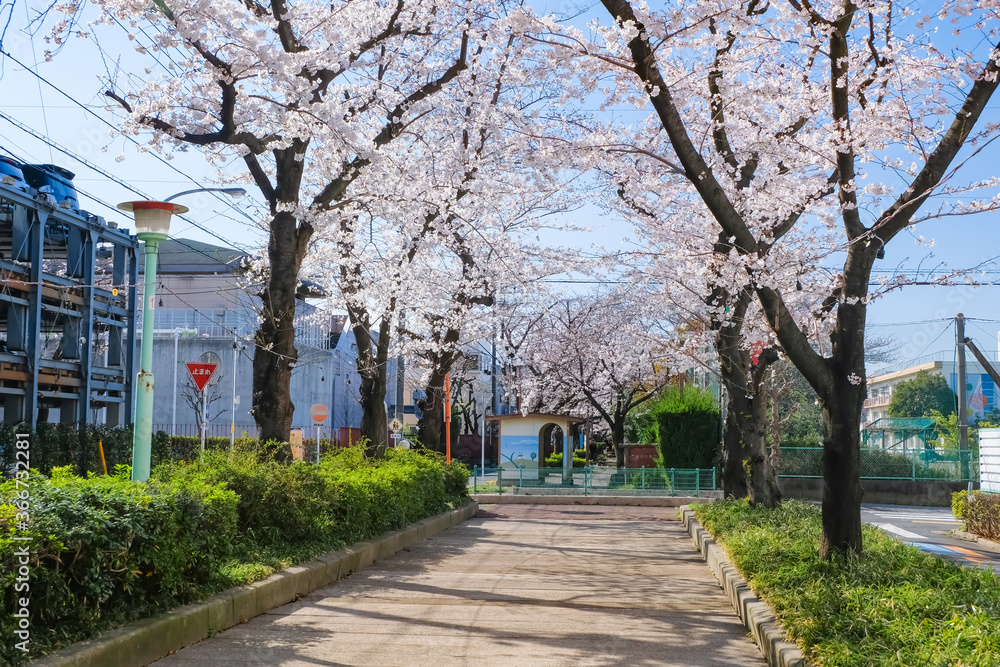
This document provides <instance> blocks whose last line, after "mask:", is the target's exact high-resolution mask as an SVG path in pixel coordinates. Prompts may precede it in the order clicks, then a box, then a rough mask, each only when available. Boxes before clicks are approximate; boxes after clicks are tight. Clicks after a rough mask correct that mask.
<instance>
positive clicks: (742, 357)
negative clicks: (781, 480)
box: [716, 289, 781, 507]
mask: <svg viewBox="0 0 1000 667" xmlns="http://www.w3.org/2000/svg"><path fill="white" fill-rule="evenodd" d="M752 296H753V294H752V292H751V291H750V290H749V289H744V290H743V292H742V293H741V294H740V296H739V298H737V299H736V302H735V304H734V307H733V316H732V319H731V320H730V321H729V322H728V323H725V324H722V323H720V324H719V325H718V329H717V331H718V334H717V335H716V346H717V347H718V350H719V363H720V366H721V370H722V382H723V384H724V385H725V387H726V393H728V394H729V402H728V406H727V407H728V410H727V413H726V422H725V428H724V432H723V438H722V442H723V470H722V489H723V492H724V493H725V496H726V497H727V498H729V497H733V498H749V500H750V504H751V505H763V506H764V507H777V506H778V504H779V503H780V502H781V492H780V491H779V490H778V480H777V475H776V474H775V470H774V466H773V465H772V460H771V457H770V456H769V455H768V451H767V423H768V415H767V392H765V391H764V387H763V381H764V377H765V375H766V372H767V368H768V367H769V366H770V365H771V364H773V363H774V362H776V361H777V360H778V353H777V351H776V350H774V349H773V348H766V349H763V350H761V351H760V352H759V353H758V354H757V358H756V360H754V359H752V358H751V355H750V353H749V352H747V351H746V350H744V349H742V343H743V340H742V338H743V336H742V329H743V317H744V315H745V314H746V311H747V308H748V307H749V304H750V300H751V297H752ZM748 378H749V382H748Z"/></svg>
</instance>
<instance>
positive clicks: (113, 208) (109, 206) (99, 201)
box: [0, 112, 249, 261]
mask: <svg viewBox="0 0 1000 667" xmlns="http://www.w3.org/2000/svg"><path fill="white" fill-rule="evenodd" d="M2 115H3V114H2V112H0V116H2ZM0 149H2V150H3V151H4V152H5V153H7V154H8V155H10V156H11V157H13V158H14V159H16V160H18V161H19V162H22V163H23V162H25V160H24V158H22V157H21V156H19V155H17V154H15V153H14V152H13V151H11V150H10V149H8V148H6V147H4V146H0ZM74 187H75V184H74ZM126 187H128V186H126ZM76 189H77V191H78V192H82V193H83V194H85V195H86V196H87V197H89V198H91V199H92V200H94V202H96V203H97V204H99V205H101V206H103V207H105V208H107V209H108V210H110V211H112V212H114V213H117V214H119V215H120V214H121V210H120V209H119V208H118V207H117V206H113V205H112V204H109V203H108V202H106V201H104V200H103V199H101V198H100V197H98V196H96V195H94V194H91V193H89V192H87V191H86V190H82V189H80V188H76ZM136 192H138V191H136ZM140 196H144V195H141V193H140ZM168 238H170V239H171V240H172V241H175V242H176V243H179V244H181V245H182V246H184V247H185V248H187V249H188V250H191V251H192V252H196V253H198V254H200V255H204V256H205V257H207V258H208V259H211V260H212V261H218V259H219V258H218V257H213V256H212V255H210V254H209V253H207V252H205V251H204V250H201V249H199V248H195V247H194V246H192V245H190V244H189V243H188V242H187V241H185V240H184V239H181V238H177V237H175V236H173V235H169V236H168ZM233 249H234V250H237V251H238V252H247V251H245V250H239V249H237V248H233ZM248 254H249V253H248Z"/></svg>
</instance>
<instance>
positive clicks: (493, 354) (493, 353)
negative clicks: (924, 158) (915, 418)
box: [490, 325, 1000, 417]
mask: <svg viewBox="0 0 1000 667" xmlns="http://www.w3.org/2000/svg"><path fill="white" fill-rule="evenodd" d="M997 335H998V336H1000V334H997ZM490 358H491V361H490V363H491V364H492V365H491V366H490V384H491V385H492V386H491V388H490V391H492V392H493V395H492V396H491V397H490V402H491V403H492V404H493V409H492V410H491V413H492V414H493V416H494V417H495V416H497V415H498V414H500V413H499V412H498V411H497V328H496V325H494V326H493V343H492V345H491V346H490Z"/></svg>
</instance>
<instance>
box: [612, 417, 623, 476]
mask: <svg viewBox="0 0 1000 667" xmlns="http://www.w3.org/2000/svg"><path fill="white" fill-rule="evenodd" d="M624 445H625V416H624V415H620V414H615V418H614V423H612V424H611V446H612V447H614V449H615V467H616V468H624V467H625V446H624Z"/></svg>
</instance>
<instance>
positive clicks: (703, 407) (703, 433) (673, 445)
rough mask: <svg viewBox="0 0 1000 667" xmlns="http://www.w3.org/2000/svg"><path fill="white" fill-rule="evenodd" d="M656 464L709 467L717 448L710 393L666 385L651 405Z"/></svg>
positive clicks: (715, 416)
mask: <svg viewBox="0 0 1000 667" xmlns="http://www.w3.org/2000/svg"><path fill="white" fill-rule="evenodd" d="M654 409H655V414H656V418H657V429H658V431H657V433H658V441H657V450H658V452H659V457H658V459H657V465H658V466H660V467H661V468H711V467H712V465H713V463H714V460H715V456H716V452H717V450H718V448H719V409H718V406H717V405H716V404H715V398H714V397H713V396H712V392H710V391H706V390H703V389H699V388H698V387H693V386H688V387H685V388H684V389H678V388H677V387H670V388H669V389H668V390H667V391H666V392H665V394H664V396H663V398H661V399H660V400H659V401H657V404H656V406H655V407H654Z"/></svg>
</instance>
